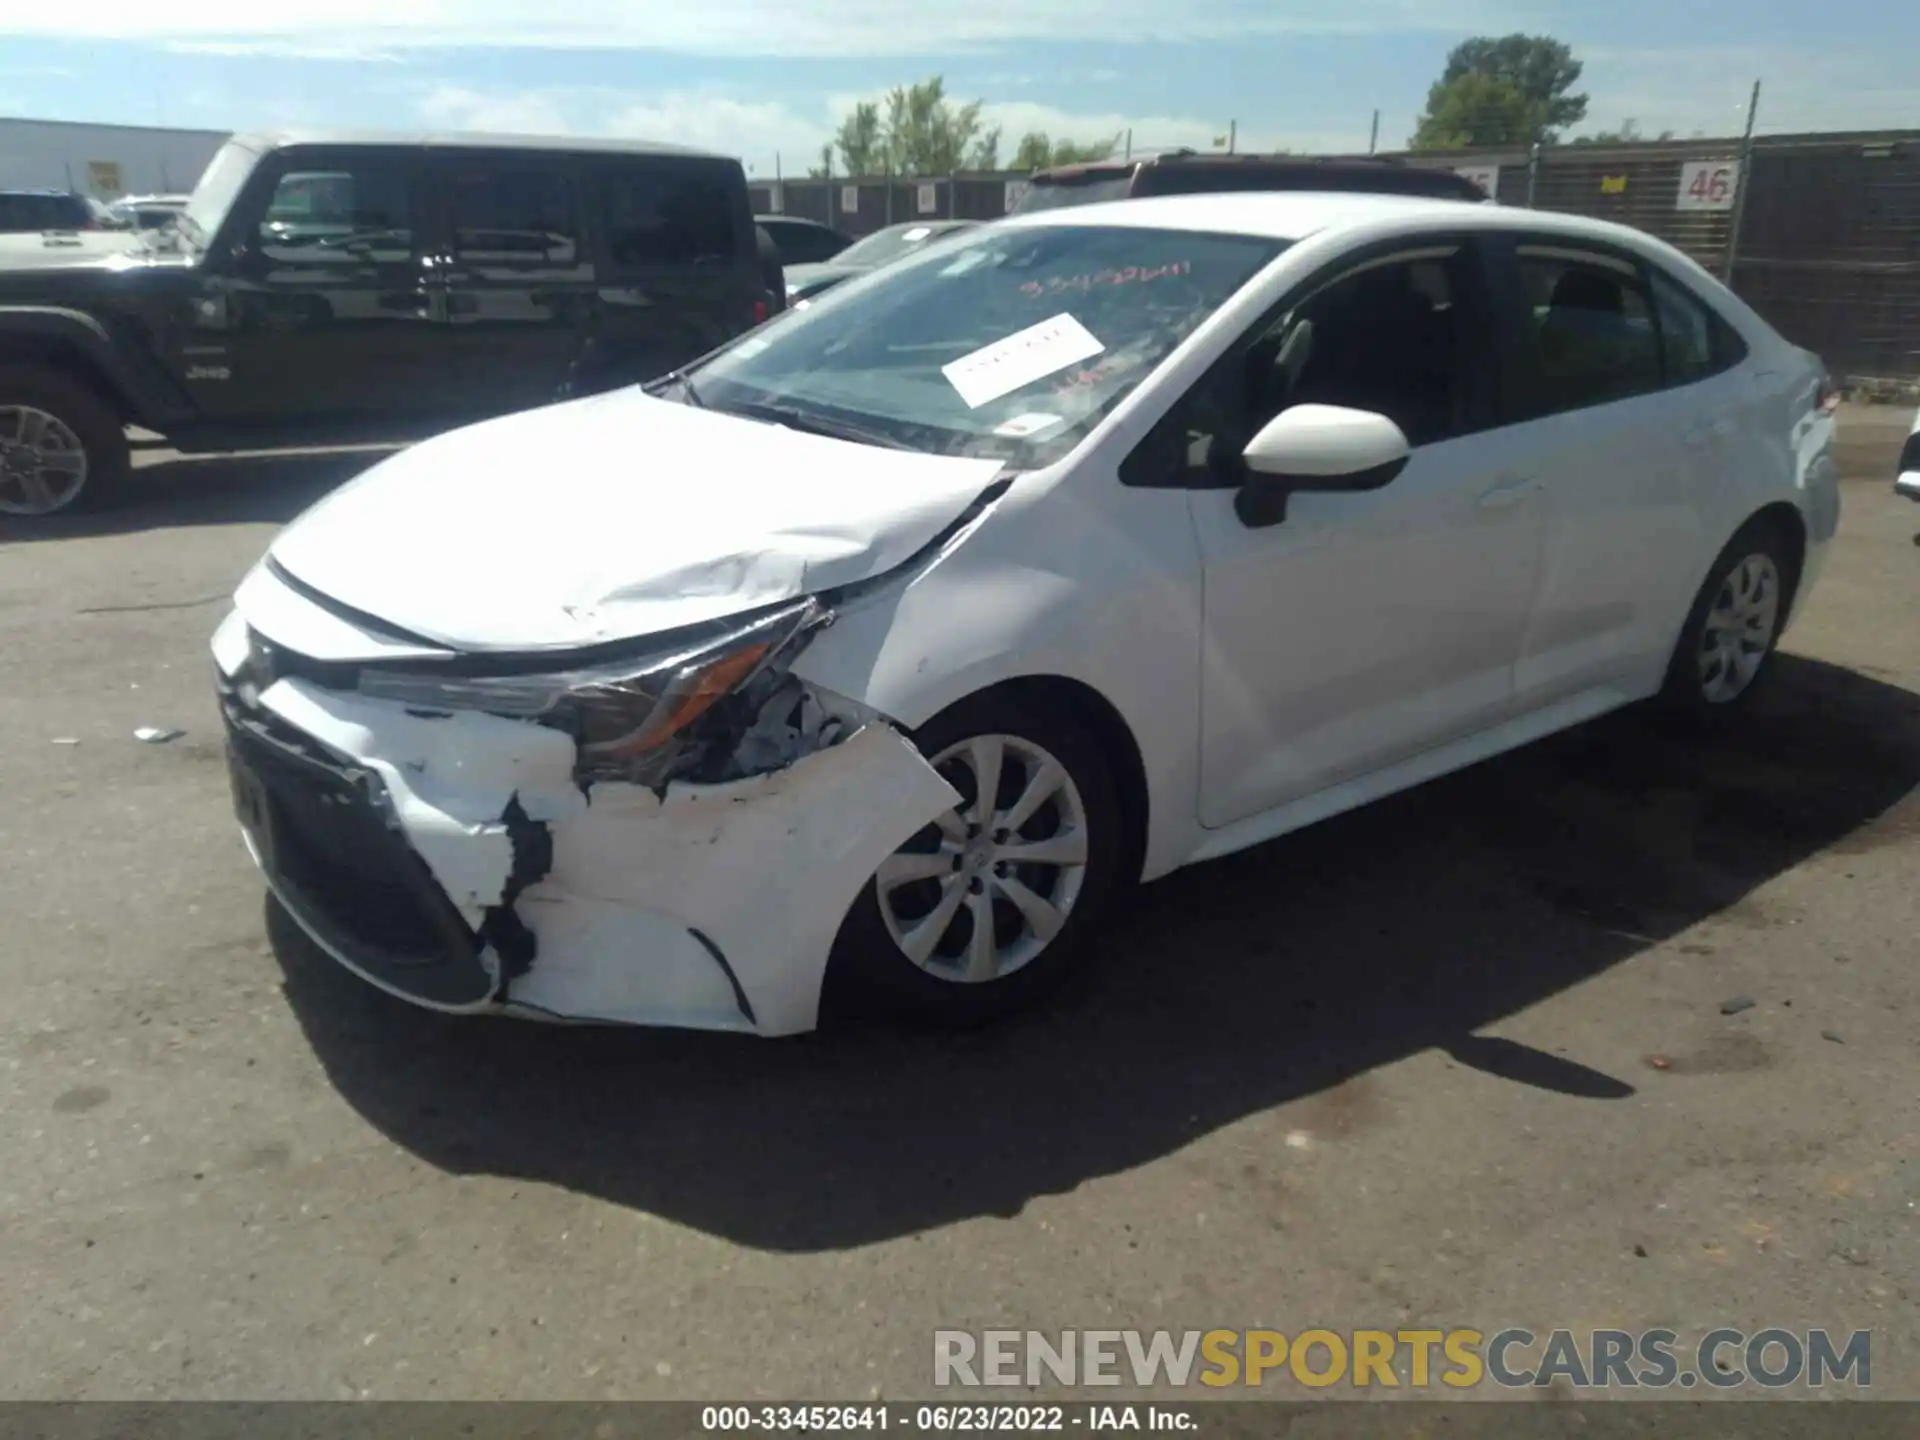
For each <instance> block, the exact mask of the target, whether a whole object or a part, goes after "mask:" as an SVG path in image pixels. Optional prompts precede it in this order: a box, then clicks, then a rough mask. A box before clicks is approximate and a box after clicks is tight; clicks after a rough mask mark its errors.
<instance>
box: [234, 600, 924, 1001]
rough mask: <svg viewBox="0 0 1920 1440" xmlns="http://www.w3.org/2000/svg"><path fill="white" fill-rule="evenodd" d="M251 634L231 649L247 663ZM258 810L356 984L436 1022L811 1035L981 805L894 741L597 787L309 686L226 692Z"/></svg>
mask: <svg viewBox="0 0 1920 1440" xmlns="http://www.w3.org/2000/svg"><path fill="white" fill-rule="evenodd" d="M235 626H242V627H243V622H242V621H240V620H239V619H238V617H237V615H236V616H235V617H230V619H229V621H228V622H227V624H226V625H225V626H223V627H222V635H221V637H219V638H217V639H216V642H215V646H214V650H215V655H216V659H218V660H219V661H220V665H221V669H222V672H223V674H224V675H227V676H231V675H232V673H233V672H234V670H235V669H236V668H237V666H238V663H239V662H238V660H237V658H236V657H238V656H239V655H241V654H243V653H244V650H245V638H244V628H242V629H241V631H240V634H239V638H238V641H237V642H236V638H235V634H234V631H233V627H235ZM222 699H223V706H224V708H225V711H226V715H227V724H228V735H229V755H230V758H231V762H232V768H233V781H234V794H235V804H236V809H237V811H238V812H239V815H240V818H241V821H242V827H243V831H244V833H245V834H246V836H247V843H248V848H249V850H250V851H251V852H252V854H253V856H254V859H255V861H256V863H258V864H259V866H260V868H261V869H262V871H263V872H264V874H265V876H266V879H267V882H268V884H269V886H270V887H271V888H272V889H273V891H274V893H275V894H276V895H277V896H278V897H279V898H280V900H281V902H282V903H283V904H284V905H285V907H286V908H287V909H288V911H289V912H290V913H291V914H292V915H293V917H294V918H295V920H297V921H298V922H299V924H300V926H301V927H302V929H304V930H305V931H306V932H307V933H308V935H309V936H311V937H312V939H313V940H314V941H315V942H316V943H317V944H318V945H319V946H320V947H321V948H322V949H324V950H325V951H327V953H329V954H330V955H332V956H333V958H334V959H335V960H337V961H339V962H340V963H341V964H343V965H345V966H347V967H348V968H350V969H352V970H354V971H356V972H357V973H358V974H360V975H361V976H362V977H363V978H365V979H367V980H369V981H371V982H372V983H373V984H376V985H378V986H380V987H381V988H382V989H385V990H388V991H390V992H392V993H393V994H396V995H399V996H400V997H402V998H404V999H407V1000H411V1001H413V1002H415V1003H417V1004H421V1005H425V1006H429V1007H431V1008H434V1009H439V1010H447V1011H455V1012H477V1011H493V1010H506V1011H513V1012H519V1013H526V1014H534V1015H540V1016H545V1017H550V1018H564V1019H572V1020H585V1021H608V1022H617V1023H630V1024H653V1025H674V1026H689V1027H695V1028H702V1029H716V1030H737V1031H746V1032H751V1033H755V1034H761V1035H787V1034H793V1033H797V1032H800V1031H805V1030H809V1029H811V1028H813V1026H814V1025H815V1024H816V1022H817V1019H818V1013H819V1001H820V991H821V984H822V981H823V979H824V976H825V970H826V961H827V956H828V953H829V951H830V950H831V948H832V944H833V940H834V937H835V935H836V934H837V933H838V931H839V928H840V924H841V921H842V920H843V919H844V917H845V915H846V913H847V911H848V909H849V907H850V906H851V905H852V904H853V902H854V900H855V899H856V898H857V897H858V895H859V893H860V890H861V888H862V887H863V886H864V885H865V884H866V882H867V880H868V878H869V877H870V876H871V875H872V874H873V872H874V871H875V870H876V869H877V868H878V867H879V865H880V863H881V862H882V861H883V860H885V859H886V857H887V856H888V855H890V854H892V853H893V852H894V851H895V850H896V849H897V848H898V847H899V846H900V844H901V843H902V842H903V841H905V840H906V839H907V838H908V837H909V836H911V835H913V834H914V833H915V832H917V831H918V830H920V829H921V828H922V827H923V826H925V825H927V824H928V823H930V822H931V821H932V820H933V819H934V817H935V816H937V815H939V814H940V813H941V812H943V811H945V810H947V809H948V808H950V807H951V806H952V805H953V804H955V803H956V801H957V800H958V798H959V797H958V796H957V794H956V793H955V792H954V790H953V788H952V787H951V786H950V785H948V784H947V782H946V781H945V780H943V779H942V778H941V777H940V776H939V775H937V774H936V773H935V772H934V771H933V769H932V767H930V766H929V765H928V764H927V763H926V761H925V759H923V758H922V756H921V755H920V753H919V751H917V750H916V749H915V748H914V747H913V745H912V744H911V742H909V741H908V740H907V739H906V738H905V737H904V736H902V735H901V734H900V733H899V732H898V731H897V730H895V729H894V728H892V727H891V726H889V725H887V724H885V723H884V722H871V723H868V724H866V725H864V726H862V727H861V728H860V729H858V730H857V731H855V732H854V733H853V734H852V735H851V736H850V737H849V738H847V739H845V740H844V741H842V742H841V743H839V744H837V745H833V746H831V747H830V748H827V749H823V750H818V751H815V752H814V753H812V754H809V755H805V756H803V757H802V758H800V759H799V760H796V761H794V762H793V763H792V764H790V765H788V766H786V767H785V768H783V769H780V770H776V771H773V772H770V773H767V774H762V775H756V776H752V777H749V778H747V779H744V780H738V781H733V782H730V783H727V784H720V785H682V784H672V785H669V786H667V787H666V789H665V792H664V794H656V793H655V792H654V791H652V790H649V789H644V788H641V787H637V786H630V785H621V784H608V783H599V784H595V785H594V786H592V787H591V789H590V791H582V789H581V788H580V787H579V786H578V785H577V784H576V783H575V782H574V779H573V770H574V746H573V741H572V739H571V738H570V737H569V736H567V735H565V734H563V733H561V732H559V731H557V730H553V729H550V728H547V727H544V726H541V725H537V724H532V723H528V722H523V721H517V720H508V719H501V718H497V717H494V716H489V715H479V714H465V713H463V714H452V715H448V714H437V713H432V714H430V713H422V712H416V711H409V710H408V709H406V708H405V707H403V706H401V705H398V704H394V703H391V702H387V701H383V700H376V699H369V698H367V697H365V696H362V695H359V694H358V693H349V692H342V691H339V690H333V689H328V688H325V687H323V686H322V685H319V684H316V683H314V682H313V681H311V680H309V679H304V678H298V677H288V678H281V679H277V680H275V681H273V682H272V683H271V684H269V685H267V686H266V687H265V688H264V689H260V690H258V691H257V693H254V694H253V695H252V696H251V703H247V702H244V701H243V700H242V699H241V698H240V694H239V691H238V690H237V689H236V688H235V687H233V686H231V685H225V686H224V687H223V696H222Z"/></svg>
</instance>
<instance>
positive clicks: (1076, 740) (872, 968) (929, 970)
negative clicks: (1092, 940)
mask: <svg viewBox="0 0 1920 1440" xmlns="http://www.w3.org/2000/svg"><path fill="white" fill-rule="evenodd" d="M914 742H915V743H916V744H917V745H918V746H919V747H920V751H921V753H922V754H924V755H925V756H927V757H928V759H929V760H930V761H932V762H933V763H934V767H935V768H936V769H937V770H939V771H940V773H941V774H942V775H943V776H944V777H946V779H947V780H948V782H949V783H950V784H952V785H953V786H954V788H955V789H956V790H957V791H959V792H960V796H961V803H960V804H959V806H957V807H956V808H955V809H954V810H952V811H950V812H948V814H947V815H945V816H943V817H942V818H941V820H940V822H938V823H936V824H933V825H929V826H927V827H926V829H924V830H923V831H921V832H920V833H919V834H918V835H916V836H913V837H911V838H910V839H909V840H908V841H907V842H906V844H905V845H903V846H902V847H901V849H900V850H899V851H898V852H896V853H895V855H894V856H893V857H892V858H891V859H890V860H888V861H887V863H886V864H885V865H883V866H882V867H881V870H880V873H879V874H878V875H876V876H875V877H874V878H873V879H871V880H869V881H868V882H867V885H866V887H865V888H864V889H863V890H862V891H861V892H860V898H859V899H858V900H856V901H855V902H854V905H853V908H852V910H850V911H849V912H848V915H847V918H846V920H845V922H844V923H843V924H842V925H841V927H840V934H839V936H838V938H837V939H836V940H835V941H834V947H833V953H832V956H831V957H830V959H829V961H828V966H827V978H826V985H825V988H824V992H823V996H822V1011H823V1018H826V1019H828V1020H829V1021H831V1020H835V1019H846V1018H852V1017H859V1016H871V1015H874V1014H875V1013H879V1014H885V1015H889V1016H902V1017H906V1018H909V1019H914V1020H918V1021H921V1022H924V1023H930V1024H934V1025H940V1026H947V1027H962V1026H971V1025H979V1024H984V1023H987V1022H989V1021H993V1020H997V1019H999V1018H1001V1017H1002V1016H1005V1015H1009V1014H1012V1013H1013V1012H1015V1011H1017V1010H1021V1009H1025V1008H1027V1007H1028V1006H1031V1005H1033V1004H1036V1003H1037V1002H1038V1001H1039V1000H1040V999H1041V998H1042V997H1043V996H1045V995H1047V994H1048V993H1050V992H1051V991H1053V990H1054V989H1056V988H1057V987H1058V986H1059V985H1060V983H1061V982H1062V981H1064V980H1065V979H1066V978H1067V976H1068V975H1069V974H1070V973H1071V971H1072V969H1073V967H1074V963H1075V961H1076V960H1077V959H1078V958H1079V956H1080V954H1081V953H1082V952H1083V951H1084V949H1085V940H1086V937H1087V936H1088V935H1089V933H1090V932H1091V931H1092V930H1093V929H1094V927H1095V926H1096V925H1097V924H1098V923H1099V920H1100V915H1101V912H1102V911H1103V910H1104V909H1105V908H1106V904H1107V901H1108V900H1109V898H1110V897H1111V896H1112V894H1113V890H1114V884H1115V880H1116V877H1117V876H1118V874H1119V870H1120V858H1121V855H1122V853H1123V838H1124V837H1123V834H1122V827H1123V823H1124V822H1123V812H1122V809H1121V806H1120V802H1119V798H1118V794H1117V792H1116V790H1115V786H1114V780H1113V772H1112V769H1111V767H1110V765H1109V764H1108V762H1107V758H1106V756H1105V755H1104V754H1103V752H1102V751H1101V749H1100V746H1099V744H1098V742H1097V741H1095V740H1094V739H1093V737H1092V736H1091V735H1090V734H1089V733H1088V732H1087V730H1086V729H1085V727H1084V726H1082V725H1081V724H1080V723H1079V722H1078V721H1077V720H1076V719H1075V718H1074V717H1073V716H1072V715H1070V714H1068V713H1066V712H1065V711H1063V710H1061V709H1059V708H1057V707H1054V706H1050V705H1046V704H1038V705H1036V704H1034V703H1032V702H1031V701H1027V702H1023V701H1021V700H1019V699H1017V698H1016V697H1015V696H1012V695H1009V694H1006V693H1005V692H1002V693H1000V694H987V695H982V696H976V697H974V698H972V699H969V700H964V701H961V702H960V703H959V704H957V705H955V706H953V707H952V708H950V709H948V710H946V711H945V712H943V713H942V714H940V715H938V716H936V717H935V718H934V719H933V720H931V721H929V722H928V723H927V725H925V726H924V727H922V729H921V730H920V732H919V733H918V734H917V735H915V736H914ZM983 772H984V773H988V774H994V773H997V775H998V785H997V790H996V793H995V795H994V797H993V799H994V803H993V804H992V805H990V806H989V807H988V808H987V811H986V813H985V814H984V815H983V814H982V812H981V810H980V808H979V807H978V804H977V797H978V792H979V788H980V787H979V785H978V783H977V777H978V776H979V775H980V774H981V773H983ZM995 821H998V822H1000V823H998V824H996V823H994V822H995ZM943 910H944V918H943V916H942V911H943ZM983 922H984V923H983ZM983 936H984V937H986V938H983Z"/></svg>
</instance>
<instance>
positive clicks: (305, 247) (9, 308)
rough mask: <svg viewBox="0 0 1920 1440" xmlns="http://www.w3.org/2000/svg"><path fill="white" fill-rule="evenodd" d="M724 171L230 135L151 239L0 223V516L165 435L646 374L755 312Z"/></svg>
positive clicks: (373, 423)
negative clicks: (28, 229) (133, 441)
mask: <svg viewBox="0 0 1920 1440" xmlns="http://www.w3.org/2000/svg"><path fill="white" fill-rule="evenodd" d="M766 283H767V282H766V279H765V277H764V276H763V274H762V266H761V257H760V246H759V242H758V237H757V236H756V233H755V229H754V224H753V216H752V209H751V206H750V204H749V202H748V196H747V185H746V175H745V173H744V172H743V171H742V169H741V166H740V162H739V161H737V160H732V159H727V158H724V157H722V156H717V155H707V154H702V153H700V152H697V151H691V150H682V149H678V148H674V147H670V146H663V145H641V144H630V143H621V142H592V141H579V140H544V139H528V138H521V137H492V136H468V135H456V136H446V137H425V136H422V137H408V138H395V137H390V136H368V135H353V134H316V135H273V136H236V137H234V138H233V139H232V140H230V141H228V142H227V144H226V145H225V146H224V147H223V148H222V149H221V150H220V151H219V153H218V154H216V155H215V156H214V158H213V160H212V161H211V162H210V163H209V164H208V166H207V169H206V173H205V174H204V175H202V176H201V179H200V183H199V185H198V187H197V188H196V189H195V190H194V193H193V198H192V200H191V202H190V203H189V204H188V205H187V207H186V209H185V210H184V211H183V212H182V213H181V215H180V217H179V219H178V220H177V221H176V222H174V223H173V224H172V225H170V226H168V227H167V228H165V229H162V230H158V231H144V232H127V233H114V232H105V233H100V234H86V235H80V236H75V235H71V234H69V235H64V236H53V235H47V236H41V235H15V236H0V524H5V523H6V521H7V520H8V519H12V518H15V517H22V516H41V515H50V514H54V513H57V512H59V511H63V510H68V509H73V508H77V507H79V506H82V505H87V504H91V503H96V502H100V501H104V500H106V499H108V498H109V497H110V496H111V494H112V492H113V490H114V489H115V487H116V485H117V484H118V482H120V481H121V480H122V479H123V478H124V476H125V474H126V471H127V463H128V442H127V438H126V434H125V427H126V426H128V425H137V426H140V427H142V428H144V429H147V430H151V431H156V432H158V433H159V434H160V435H162V436H163V437H165V439H166V440H167V441H168V442H169V443H170V444H172V445H174V446H176V447H178V448H180V449H183V450H202V451H204V450H225V449H240V448H253V447H259V448H269V447H276V446H286V445H309V444H323V443H345V442H347V441H350V440H354V439H363V440H404V439H409V438H414V437H416V436H418V435H421V434H426V433H431V432H432V431H434V430H440V429H446V428H449V427H451V426H453V425H457V424H461V423H464V422H466V421H469V420H475V419H480V418H483V417H485V416H488V415H495V414H500V413H503V412H506V411H509V410H516V409H522V408H526V407H529V406H535V405H541V404H545V403H548V402H550V401H552V400H554V399H555V398H556V397H561V396H569V395H584V394H590V393H593V392H596V391H599V390H605V389H610V388H613V387H615V386H618V385H624V384H629V383H632V382H635V381H642V380H647V379H651V378H653V377H655V376H657V375H660V374H662V373H664V372H666V371H669V370H672V369H674V368H675V367H677V366H679V365H682V364H684V363H685V362H687V361H688V360H691V359H693V358H695V357H696V356H699V355H702V354H704V353H706V352H707V351H708V350H711V349H713V348H714V347H715V346H717V345H720V344H721V343H723V342H724V341H726V340H728V339H731V338H732V337H733V336H735V335H737V334H739V333H740V332H741V331H743V330H746V329H749V328H750V327H752V326H753V325H755V324H757V323H759V322H760V321H761V320H763V319H765V318H766V315H767V313H768V308H769V306H770V305H771V304H772V303H773V302H774V301H775V300H776V299H777V297H774V296H769V295H768V294H767V292H766Z"/></svg>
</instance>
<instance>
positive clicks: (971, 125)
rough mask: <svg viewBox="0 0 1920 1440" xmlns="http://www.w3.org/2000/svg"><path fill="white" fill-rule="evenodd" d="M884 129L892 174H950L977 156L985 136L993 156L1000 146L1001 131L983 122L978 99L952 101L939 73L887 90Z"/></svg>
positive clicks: (966, 166)
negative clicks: (955, 102)
mask: <svg viewBox="0 0 1920 1440" xmlns="http://www.w3.org/2000/svg"><path fill="white" fill-rule="evenodd" d="M883 132H884V136H885V145H886V151H887V157H888V159H889V160H890V161H891V162H892V167H893V173H894V174H896V175H951V174H952V173H953V172H954V171H956V170H965V169H968V168H970V166H971V165H972V162H973V161H975V160H977V159H979V158H981V154H980V147H981V145H982V143H983V142H984V143H985V144H987V145H988V146H989V147H990V148H991V150H992V151H993V152H994V153H995V155H996V157H997V154H998V151H999V149H1000V132H999V131H998V130H994V131H988V130H987V129H986V127H985V126H984V125H983V124H982V123H981V120H980V102H979V101H978V100H975V101H972V102H971V103H969V104H966V105H955V104H954V103H953V102H952V101H951V100H949V99H948V98H947V86H946V81H945V80H943V79H942V78H941V77H940V76H938V75H935V76H933V77H931V78H930V79H926V80H922V81H921V82H920V83H919V84H917V85H896V86H894V88H893V89H892V90H890V91H888V92H887V98H886V120H885V122H884V127H883ZM974 168H983V169H984V168H990V167H985V166H982V167H974Z"/></svg>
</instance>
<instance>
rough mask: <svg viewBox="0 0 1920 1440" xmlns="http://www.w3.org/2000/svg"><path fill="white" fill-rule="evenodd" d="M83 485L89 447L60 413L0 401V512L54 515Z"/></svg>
mask: <svg viewBox="0 0 1920 1440" xmlns="http://www.w3.org/2000/svg"><path fill="white" fill-rule="evenodd" d="M86 483H87V451H86V447H85V446H84V445H82V444H81V443H80V437H79V436H78V435H76V434H74V432H73V427H72V426H70V425H68V424H67V422H66V421H64V420H62V419H61V418H60V417H59V416H58V415H51V414H49V413H47V412H46V411H45V410H40V409H36V408H35V407H33V406H31V405H0V514H7V515H52V514H54V513H55V512H56V511H60V510H64V509H66V507H67V506H69V505H71V504H72V503H73V501H74V497H75V496H77V495H79V493H80V492H81V490H82V489H84V488H85V487H86Z"/></svg>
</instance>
